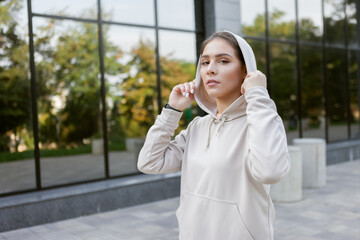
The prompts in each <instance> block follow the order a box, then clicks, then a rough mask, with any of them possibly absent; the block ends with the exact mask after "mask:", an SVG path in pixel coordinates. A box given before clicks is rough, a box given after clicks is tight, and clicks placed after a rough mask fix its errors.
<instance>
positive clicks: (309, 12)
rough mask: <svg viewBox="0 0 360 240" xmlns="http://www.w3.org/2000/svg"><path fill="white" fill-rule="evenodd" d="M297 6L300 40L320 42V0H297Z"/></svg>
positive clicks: (321, 24) (321, 29) (321, 30)
mask: <svg viewBox="0 0 360 240" xmlns="http://www.w3.org/2000/svg"><path fill="white" fill-rule="evenodd" d="M298 4H299V6H298V9H299V24H300V39H301V40H306V41H316V42H319V41H321V39H322V34H323V21H322V10H321V0H299V1H298ZM309 6H311V7H309Z"/></svg>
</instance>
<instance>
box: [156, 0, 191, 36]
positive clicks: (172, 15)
mask: <svg viewBox="0 0 360 240" xmlns="http://www.w3.org/2000/svg"><path fill="white" fill-rule="evenodd" d="M157 4H158V5H157V6H158V19H159V26H161V27H169V28H181V29H188V30H195V15H194V14H195V10H194V1H193V0H158V1H157Z"/></svg>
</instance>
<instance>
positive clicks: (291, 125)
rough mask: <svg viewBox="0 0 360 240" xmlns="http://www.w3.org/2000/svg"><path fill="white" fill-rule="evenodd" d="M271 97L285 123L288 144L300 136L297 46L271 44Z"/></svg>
mask: <svg viewBox="0 0 360 240" xmlns="http://www.w3.org/2000/svg"><path fill="white" fill-rule="evenodd" d="M270 61H271V70H270V71H271V97H272V99H273V100H274V101H275V103H276V106H277V110H278V113H279V115H280V116H281V118H282V119H283V121H284V125H285V130H286V133H287V138H288V142H289V143H291V142H292V139H293V138H297V137H298V136H299V135H298V113H297V96H296V90H297V83H296V79H295V76H296V65H295V62H296V54H295V45H292V44H278V43H273V44H271V60H270Z"/></svg>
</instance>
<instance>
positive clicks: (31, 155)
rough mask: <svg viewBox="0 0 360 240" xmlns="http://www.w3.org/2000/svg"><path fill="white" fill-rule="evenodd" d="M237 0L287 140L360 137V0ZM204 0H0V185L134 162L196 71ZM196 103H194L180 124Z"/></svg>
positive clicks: (51, 180)
mask: <svg viewBox="0 0 360 240" xmlns="http://www.w3.org/2000/svg"><path fill="white" fill-rule="evenodd" d="M215 2H216V1H215ZM239 3H240V6H241V8H240V9H241V11H240V13H239V14H240V16H241V30H240V29H239V32H238V33H240V34H242V36H243V37H244V38H245V39H246V40H247V41H248V42H249V43H250V45H251V46H252V47H253V50H254V52H255V55H256V58H257V64H258V68H259V70H261V71H262V72H264V73H266V75H267V77H268V89H269V92H270V94H271V97H272V98H273V99H274V101H275V102H276V105H277V108H278V112H279V114H280V115H281V117H282V118H283V120H284V124H285V128H286V131H287V136H288V140H289V143H291V140H292V139H293V138H297V137H317V138H324V139H326V140H327V142H329V143H331V142H337V141H348V140H351V139H358V138H359V126H360V125H359V124H360V123H359V91H360V88H359V84H360V83H359V82H360V71H359V70H358V65H359V62H360V43H359V41H360V30H359V24H358V21H359V15H360V11H359V8H360V6H359V5H360V3H358V1H354V0H353V1H350V0H313V1H309V0H290V1H289V0H253V1H244V0H239ZM204 4H205V1H203V0H132V1H129V0H86V1H85V0H77V1H70V0H63V1H45V0H11V1H6V0H5V1H1V2H0V10H1V11H0V12H1V16H0V56H1V59H0V84H1V86H0V131H1V132H0V166H1V167H0V197H1V196H6V195H12V194H18V193H23V192H27V191H37V190H41V189H50V188H54V187H61V186H67V185H72V184H80V183H86V182H92V181H99V180H104V179H110V178H118V177H124V176H129V175H135V174H139V172H138V171H137V169H136V161H137V153H138V150H139V147H141V144H142V142H143V141H144V137H145V135H146V133H147V131H148V129H149V128H150V126H151V125H152V124H153V123H154V121H155V118H156V116H157V114H158V113H159V112H160V111H161V108H162V106H163V105H164V104H165V103H166V102H167V99H168V96H169V94H170V91H171V89H172V87H173V86H175V85H176V84H179V83H183V82H187V81H191V80H192V79H193V78H194V77H195V68H196V61H197V55H198V51H199V43H200V42H201V41H202V40H203V39H204V37H205V36H208V35H210V34H211V32H206V28H205V27H204V26H202V25H201V24H199V23H203V24H204V19H208V18H206V14H208V13H207V12H206V11H204ZM309 6H311V8H310V7H309ZM197 114H198V109H197V106H196V103H194V104H193V105H192V106H190V107H189V108H188V109H186V110H185V111H184V114H183V117H182V119H181V121H180V123H179V124H180V127H179V129H178V132H179V131H180V130H181V129H184V128H186V126H187V124H188V123H189V122H190V121H191V120H192V119H193V118H194V117H195V116H196V115H197Z"/></svg>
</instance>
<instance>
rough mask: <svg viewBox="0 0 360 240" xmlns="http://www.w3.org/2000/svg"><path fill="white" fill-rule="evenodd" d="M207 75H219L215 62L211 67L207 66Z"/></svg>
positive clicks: (210, 64) (211, 63)
mask: <svg viewBox="0 0 360 240" xmlns="http://www.w3.org/2000/svg"><path fill="white" fill-rule="evenodd" d="M206 73H207V74H208V75H215V74H217V69H216V65H215V63H214V62H212V61H211V62H210V63H209V65H208V66H207V69H206Z"/></svg>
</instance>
